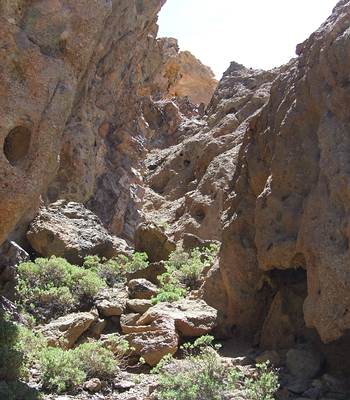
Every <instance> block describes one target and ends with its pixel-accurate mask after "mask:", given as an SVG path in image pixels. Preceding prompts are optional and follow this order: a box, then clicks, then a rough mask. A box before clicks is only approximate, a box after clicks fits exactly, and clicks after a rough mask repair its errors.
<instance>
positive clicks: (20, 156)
mask: <svg viewBox="0 0 350 400" xmlns="http://www.w3.org/2000/svg"><path fill="white" fill-rule="evenodd" d="M31 137H32V134H31V131H30V129H28V128H27V127H25V126H17V127H16V128H14V129H12V130H11V131H10V132H9V133H8V135H7V136H6V138H5V141H4V154H5V157H6V159H7V160H8V162H9V163H10V164H11V165H12V166H18V165H19V164H21V163H22V162H23V161H25V159H26V157H27V155H28V152H29V149H30V143H31Z"/></svg>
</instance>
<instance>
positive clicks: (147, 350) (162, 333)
mask: <svg viewBox="0 0 350 400" xmlns="http://www.w3.org/2000/svg"><path fill="white" fill-rule="evenodd" d="M129 332H131V333H128V334H127V335H125V336H124V338H125V339H126V340H127V341H128V342H129V344H130V346H131V347H132V348H133V349H134V351H135V352H136V353H137V354H139V355H140V356H142V357H143V358H144V360H145V361H146V363H147V364H148V365H150V366H154V365H157V364H158V363H159V361H160V360H161V359H162V358H163V357H164V356H165V355H167V354H171V355H172V354H175V353H176V351H177V349H178V344H179V336H178V334H177V333H176V329H175V324H174V321H173V320H172V319H169V318H167V317H161V318H158V319H156V320H153V321H152V323H151V324H150V325H146V326H140V325H139V326H135V328H134V329H132V328H131V327H129Z"/></svg>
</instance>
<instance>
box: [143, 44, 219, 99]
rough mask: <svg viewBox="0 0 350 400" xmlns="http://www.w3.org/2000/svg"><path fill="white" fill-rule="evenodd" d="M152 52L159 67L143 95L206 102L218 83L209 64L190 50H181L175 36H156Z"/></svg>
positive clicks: (144, 89)
mask: <svg viewBox="0 0 350 400" xmlns="http://www.w3.org/2000/svg"><path fill="white" fill-rule="evenodd" d="M155 53H156V54H155V55H156V59H158V60H157V61H158V63H159V67H158V69H157V73H156V74H155V76H154V77H153V79H152V82H151V84H150V85H148V86H146V87H144V88H143V93H144V94H146V93H148V94H151V95H152V96H153V97H155V98H157V97H158V98H164V97H165V98H167V97H170V98H171V97H177V98H179V97H180V98H181V97H188V98H189V99H190V101H191V102H192V103H193V104H197V105H199V104H201V103H204V104H205V105H208V103H209V102H210V100H211V97H212V95H213V93H214V91H215V88H216V86H217V84H218V82H217V80H216V79H215V77H214V73H213V71H212V70H211V69H210V68H209V67H207V66H206V65H203V64H202V62H201V61H200V60H198V59H197V58H196V57H195V56H194V55H193V54H191V53H190V52H189V51H180V49H179V45H178V42H177V40H176V39H174V38H160V39H158V40H157V44H156V47H155ZM153 60H154V58H153ZM153 62H154V61H153Z"/></svg>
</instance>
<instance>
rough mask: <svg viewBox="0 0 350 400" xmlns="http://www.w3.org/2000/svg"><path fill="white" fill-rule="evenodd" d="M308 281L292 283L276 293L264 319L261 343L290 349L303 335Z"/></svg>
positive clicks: (265, 345)
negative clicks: (304, 305)
mask: <svg viewBox="0 0 350 400" xmlns="http://www.w3.org/2000/svg"><path fill="white" fill-rule="evenodd" d="M306 293H307V290H306V283H302V284H299V285H292V284H290V285H289V287H284V288H282V289H281V290H279V292H278V293H277V294H276V295H275V297H274V299H273V301H272V304H271V306H270V310H269V313H268V315H267V317H266V319H265V321H264V325H263V328H262V333H261V338H260V343H261V346H262V347H264V348H268V349H281V348H282V349H288V348H291V347H293V346H294V345H295V343H296V341H297V339H298V338H300V337H302V336H303V333H304V331H305V322H304V315H303V304H304V301H305V297H306Z"/></svg>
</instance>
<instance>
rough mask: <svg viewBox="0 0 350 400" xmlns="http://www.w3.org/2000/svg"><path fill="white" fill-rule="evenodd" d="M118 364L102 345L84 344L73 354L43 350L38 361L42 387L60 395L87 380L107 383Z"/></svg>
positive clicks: (66, 351)
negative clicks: (92, 379)
mask: <svg viewBox="0 0 350 400" xmlns="http://www.w3.org/2000/svg"><path fill="white" fill-rule="evenodd" d="M117 365H118V363H117V360H116V358H115V357H114V354H113V353H112V351H110V350H109V349H106V348H105V347H103V345H102V344H101V343H98V342H94V343H85V344H82V345H80V346H78V347H77V348H75V349H73V350H62V349H59V348H50V347H47V348H45V350H44V351H42V352H41V354H40V358H39V366H40V371H41V373H42V376H41V379H42V384H43V386H44V387H45V388H46V389H48V390H51V391H54V392H57V393H62V392H65V391H67V390H70V389H73V388H76V387H77V386H80V385H82V384H83V383H84V382H85V381H86V380H87V379H90V378H100V379H109V378H111V377H113V375H114V374H115V373H116V371H117Z"/></svg>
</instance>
